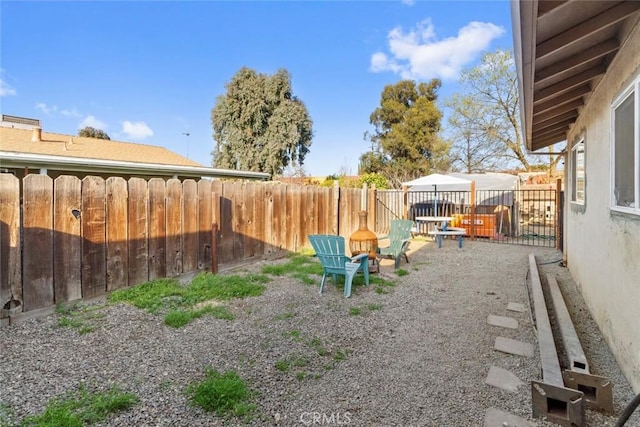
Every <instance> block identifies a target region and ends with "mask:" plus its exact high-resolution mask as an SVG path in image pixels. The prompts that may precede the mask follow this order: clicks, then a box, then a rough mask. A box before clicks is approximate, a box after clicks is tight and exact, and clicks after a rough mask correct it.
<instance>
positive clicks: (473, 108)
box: [447, 49, 558, 171]
mask: <svg viewBox="0 0 640 427" xmlns="http://www.w3.org/2000/svg"><path fill="white" fill-rule="evenodd" d="M516 78H517V74H516V68H515V62H514V60H513V56H512V54H511V51H508V50H500V49H499V50H497V51H495V52H489V53H486V54H484V55H483V56H482V60H481V62H480V64H478V65H477V66H476V67H473V68H470V69H467V70H465V71H463V72H462V74H461V76H460V83H461V84H462V85H463V87H464V88H465V90H466V92H465V93H464V94H463V95H456V96H454V97H453V98H452V99H451V100H449V101H448V102H447V106H448V107H449V108H451V109H452V115H451V118H452V120H450V121H449V125H450V129H449V130H450V133H451V134H453V135H454V137H455V142H454V148H453V151H454V152H455V153H456V154H457V156H456V157H457V159H458V161H459V163H462V164H464V165H466V166H467V168H469V167H470V168H471V170H472V171H484V170H496V169H506V168H510V167H514V166H515V167H520V168H523V169H524V170H530V169H531V168H532V163H534V162H535V163H539V159H535V160H532V159H533V158H532V157H530V156H528V155H527V153H526V149H525V146H524V140H523V138H522V135H521V134H520V120H519V118H520V116H519V106H518V86H517V81H516ZM557 161H558V159H554V160H553V162H554V163H557Z"/></svg>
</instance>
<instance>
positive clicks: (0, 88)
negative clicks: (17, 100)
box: [0, 79, 17, 97]
mask: <svg viewBox="0 0 640 427" xmlns="http://www.w3.org/2000/svg"><path fill="white" fill-rule="evenodd" d="M16 93H17V92H16V90H15V89H14V88H12V87H11V85H9V83H7V82H5V81H4V80H3V79H0V97H2V96H12V95H15V94H16Z"/></svg>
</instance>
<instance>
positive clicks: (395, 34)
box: [370, 19, 505, 80]
mask: <svg viewBox="0 0 640 427" xmlns="http://www.w3.org/2000/svg"><path fill="white" fill-rule="evenodd" d="M504 32H505V30H504V28H502V27H499V26H497V25H494V24H491V23H487V22H475V21H474V22H470V23H469V24H467V25H466V26H464V27H463V28H461V29H460V30H459V31H458V35H457V37H449V38H445V39H442V40H437V38H436V33H435V28H434V26H433V24H432V23H431V20H430V19H425V20H424V21H422V22H420V23H419V24H418V25H417V26H416V28H414V29H412V30H411V31H409V32H408V33H404V32H403V30H402V28H400V27H396V28H394V29H393V30H391V31H389V34H388V35H387V40H388V42H389V51H390V55H391V57H389V56H388V55H386V54H385V53H382V52H376V53H374V54H373V55H372V56H371V68H370V69H371V71H373V72H375V73H379V72H382V71H391V72H393V73H395V74H400V75H401V76H402V78H403V79H425V80H426V79H431V78H434V77H439V78H442V79H451V78H457V77H458V75H459V74H460V71H461V70H462V68H463V67H465V66H466V65H468V64H469V63H471V62H472V61H473V60H474V59H475V58H477V57H478V56H479V54H480V53H481V52H482V51H484V50H486V49H487V48H488V47H489V44H490V43H491V41H492V40H493V39H495V38H498V37H500V36H501V35H502V34H504Z"/></svg>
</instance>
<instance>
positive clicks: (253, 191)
mask: <svg viewBox="0 0 640 427" xmlns="http://www.w3.org/2000/svg"><path fill="white" fill-rule="evenodd" d="M21 187H22V191H21V190H20V188H21ZM362 191H363V190H360V189H340V188H338V187H333V188H326V187H312V186H295V185H282V184H273V183H254V182H249V183H241V182H229V183H222V182H221V181H210V180H200V181H198V182H196V181H195V180H190V179H187V180H184V181H182V182H181V181H179V180H177V179H169V180H167V181H164V180H162V179H159V178H154V179H150V180H149V181H145V180H144V179H141V178H131V179H129V180H128V181H127V180H125V179H123V178H120V177H112V178H108V179H106V180H105V179H104V178H102V177H96V176H89V177H85V178H84V179H82V180H80V179H78V178H77V177H73V176H60V177H58V178H56V179H55V180H53V179H52V178H51V177H48V176H46V175H36V174H31V175H27V176H26V177H25V178H24V179H22V182H20V179H18V178H17V177H15V176H13V175H11V174H0V202H1V203H0V245H1V246H0V309H1V310H2V311H1V314H0V317H8V316H9V314H10V313H11V312H26V311H32V310H36V309H41V308H46V307H49V306H52V305H54V304H57V303H61V302H66V301H73V300H78V299H86V298H92V297H96V296H100V295H104V294H105V293H107V292H109V291H112V290H115V289H120V288H124V287H128V286H132V285H135V284H138V283H143V282H146V281H148V280H153V279H157V278H163V277H174V276H177V275H180V274H183V273H188V272H193V271H198V270H210V269H211V267H212V254H214V253H217V254H218V258H217V262H219V263H220V264H224V263H232V262H236V261H240V260H243V259H250V258H262V257H265V256H269V255H270V254H274V253H276V252H279V251H283V250H285V251H299V250H300V249H301V248H302V247H305V246H308V243H309V242H308V238H307V236H308V235H310V234H340V235H342V236H344V237H347V238H348V236H350V235H351V233H352V232H353V231H355V229H357V227H358V224H357V222H358V215H357V213H358V211H359V210H360V200H361V193H362ZM21 200H22V201H21ZM21 206H22V208H21ZM21 224H22V226H21ZM214 224H215V225H216V226H217V228H218V230H219V231H218V233H217V234H216V236H217V240H218V246H217V248H213V247H212V245H213V242H212V240H213V239H212V229H213V226H214ZM337 232H339V233H337ZM21 241H22V245H21V244H20V242H21ZM215 249H217V251H215Z"/></svg>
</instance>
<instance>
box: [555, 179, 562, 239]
mask: <svg viewBox="0 0 640 427" xmlns="http://www.w3.org/2000/svg"><path fill="white" fill-rule="evenodd" d="M561 191H562V180H561V179H560V178H558V179H557V180H556V206H555V208H556V209H555V211H556V212H555V213H556V214H555V223H556V224H555V229H556V249H558V250H562V236H561V235H560V233H561V232H562V231H561V230H562V227H561V226H560V220H561V217H560V209H561V206H560V203H562V201H561V198H560V192H561Z"/></svg>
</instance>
